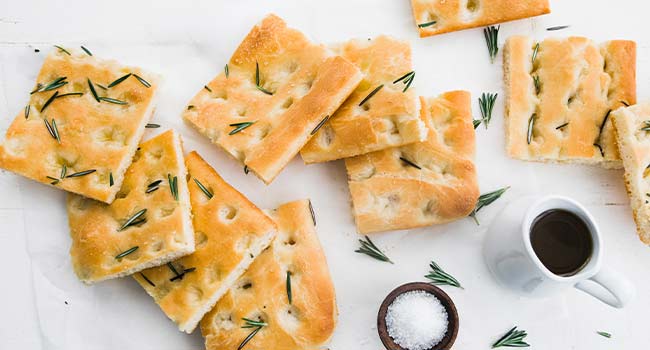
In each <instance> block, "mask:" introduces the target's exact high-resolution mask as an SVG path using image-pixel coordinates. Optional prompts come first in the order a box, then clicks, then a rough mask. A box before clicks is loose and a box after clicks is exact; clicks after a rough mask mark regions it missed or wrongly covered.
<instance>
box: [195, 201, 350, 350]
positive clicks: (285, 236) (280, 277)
mask: <svg viewBox="0 0 650 350" xmlns="http://www.w3.org/2000/svg"><path fill="white" fill-rule="evenodd" d="M270 215H271V216H272V218H273V219H274V220H275V221H276V222H277V224H278V227H279V233H278V237H277V238H276V239H275V241H274V242H273V244H272V245H271V248H269V249H267V250H265V251H264V252H263V253H262V254H261V255H260V256H259V257H258V258H257V259H256V260H255V261H254V262H253V264H252V265H251V267H250V268H249V269H248V271H247V272H246V273H245V274H244V276H242V278H240V280H239V281H238V283H237V284H236V286H235V287H233V288H232V289H231V290H230V292H229V293H228V294H226V296H224V297H223V298H222V299H221V300H220V301H219V302H218V303H217V305H216V306H215V307H214V309H212V311H210V312H209V313H208V314H207V315H206V316H205V317H204V318H203V320H202V321H201V333H202V334H203V336H204V337H205V344H206V349H208V350H216V349H237V347H238V346H239V345H240V344H241V342H242V340H244V338H246V336H247V335H248V334H250V332H251V331H252V330H253V329H251V328H241V327H242V326H243V325H244V321H243V320H242V318H244V317H245V318H248V319H253V320H259V319H261V320H262V321H264V322H266V323H267V324H268V326H265V327H263V328H262V329H261V330H260V331H259V332H258V333H257V334H256V335H255V336H254V337H253V338H252V339H251V340H250V342H248V344H247V345H246V349H274V350H295V349H309V348H318V347H319V345H322V344H323V343H325V342H326V341H327V340H328V339H329V338H330V337H331V335H332V333H333V331H334V328H335V326H336V314H337V309H336V296H335V293H334V286H333V284H332V280H331V278H330V274H329V271H328V269H327V262H326V259H325V255H324V253H323V251H322V248H321V246H320V243H319V242H318V236H317V235H316V230H315V227H314V224H313V222H312V218H311V215H310V212H309V201H307V200H300V201H295V202H290V203H287V204H284V205H282V206H280V207H279V208H278V209H277V210H275V211H272V212H271V213H270ZM287 271H289V272H290V274H291V277H290V280H291V291H292V293H291V295H292V303H291V304H290V303H289V301H288V294H287V288H286V275H287Z"/></svg>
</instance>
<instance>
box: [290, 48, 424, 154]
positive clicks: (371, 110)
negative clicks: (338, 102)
mask: <svg viewBox="0 0 650 350" xmlns="http://www.w3.org/2000/svg"><path fill="white" fill-rule="evenodd" d="M335 50H336V52H337V53H339V54H340V55H341V56H343V57H344V58H346V59H347V60H349V61H350V62H352V63H354V64H355V65H356V66H357V67H358V68H359V69H361V71H362V72H363V74H364V80H363V81H362V82H361V84H359V86H358V87H357V88H356V90H355V91H354V92H353V93H352V95H350V97H348V99H347V100H346V101H345V103H344V104H343V105H342V106H341V108H339V109H338V110H337V111H336V113H334V115H333V116H332V118H330V120H329V121H328V122H327V123H325V124H324V125H323V127H322V128H320V130H319V131H318V132H317V133H316V135H315V136H314V137H313V138H312V139H311V140H309V142H308V143H307V145H305V147H303V149H302V150H301V151H300V155H301V156H302V159H303V160H304V161H305V163H315V162H325V161H330V160H335V159H341V158H348V157H352V156H356V155H359V154H365V153H368V152H372V151H378V150H382V149H386V148H389V147H395V146H401V145H405V144H408V143H413V142H417V141H422V140H424V139H425V137H426V134H427V133H426V127H425V126H424V123H422V121H420V118H418V112H417V97H416V95H415V92H414V91H413V89H409V87H410V85H411V82H412V81H413V79H414V77H415V72H414V71H413V66H412V64H411V46H410V45H409V44H408V42H405V41H400V40H396V39H393V38H390V37H386V36H380V37H377V38H375V39H374V40H365V39H364V40H360V39H357V40H351V41H349V42H346V43H344V44H342V45H339V46H338V47H335Z"/></svg>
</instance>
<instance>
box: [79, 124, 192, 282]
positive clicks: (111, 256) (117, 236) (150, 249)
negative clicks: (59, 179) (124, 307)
mask: <svg viewBox="0 0 650 350" xmlns="http://www.w3.org/2000/svg"><path fill="white" fill-rule="evenodd" d="M186 175H187V171H186V169H185V164H184V163H183V149H182V145H181V139H180V136H179V135H178V134H176V133H175V132H174V131H173V130H169V131H166V132H164V133H163V134H161V135H158V136H156V137H154V138H152V139H150V140H148V141H146V142H143V143H142V144H141V145H140V148H139V150H138V151H137V152H136V154H135V158H134V161H133V163H132V164H131V166H130V167H129V169H128V170H127V171H126V174H125V178H124V183H123V184H122V188H121V189H120V192H119V193H118V194H117V198H116V199H115V201H114V202H113V203H112V204H110V205H109V204H105V203H101V202H97V201H94V200H92V199H89V198H85V197H82V196H79V195H73V194H70V195H69V196H68V200H67V209H68V221H69V224H70V235H71V237H72V247H71V248H70V255H71V257H72V267H73V268H74V271H75V273H76V274H77V277H79V279H80V280H81V281H83V282H85V283H94V282H99V281H103V280H106V279H110V278H117V277H123V276H127V275H131V274H133V273H135V272H138V271H141V270H144V269H146V268H150V267H153V266H159V265H163V264H165V263H167V262H169V261H173V260H176V259H178V258H180V257H181V256H184V255H187V254H190V253H192V252H194V231H193V229H192V220H191V217H190V198H189V193H188V190H187V183H186V182H185V178H186Z"/></svg>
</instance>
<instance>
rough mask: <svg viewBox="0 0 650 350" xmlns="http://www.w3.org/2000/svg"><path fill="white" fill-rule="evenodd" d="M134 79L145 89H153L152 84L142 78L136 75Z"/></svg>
mask: <svg viewBox="0 0 650 350" xmlns="http://www.w3.org/2000/svg"><path fill="white" fill-rule="evenodd" d="M133 77H135V78H136V79H137V80H138V81H139V82H140V84H142V85H144V87H146V88H147V89H148V88H150V87H151V84H149V82H148V81H146V80H144V79H143V78H142V77H141V76H139V75H137V74H135V73H134V74H133Z"/></svg>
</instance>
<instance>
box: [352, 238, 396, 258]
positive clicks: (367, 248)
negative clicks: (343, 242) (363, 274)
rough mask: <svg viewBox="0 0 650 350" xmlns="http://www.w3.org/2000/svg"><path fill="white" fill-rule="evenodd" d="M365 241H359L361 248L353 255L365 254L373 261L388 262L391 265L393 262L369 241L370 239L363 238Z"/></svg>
mask: <svg viewBox="0 0 650 350" xmlns="http://www.w3.org/2000/svg"><path fill="white" fill-rule="evenodd" d="M364 237H365V238H366V240H365V241H364V240H361V239H360V240H359V243H361V247H359V249H357V250H355V251H354V252H355V253H360V254H366V255H368V256H369V257H371V258H373V259H377V260H379V261H384V262H389V263H391V264H393V262H392V261H391V260H390V259H389V258H388V257H387V256H386V254H384V253H383V252H382V251H381V250H380V249H379V248H377V246H376V245H375V244H374V243H373V242H372V241H371V240H370V237H368V236H364Z"/></svg>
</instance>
